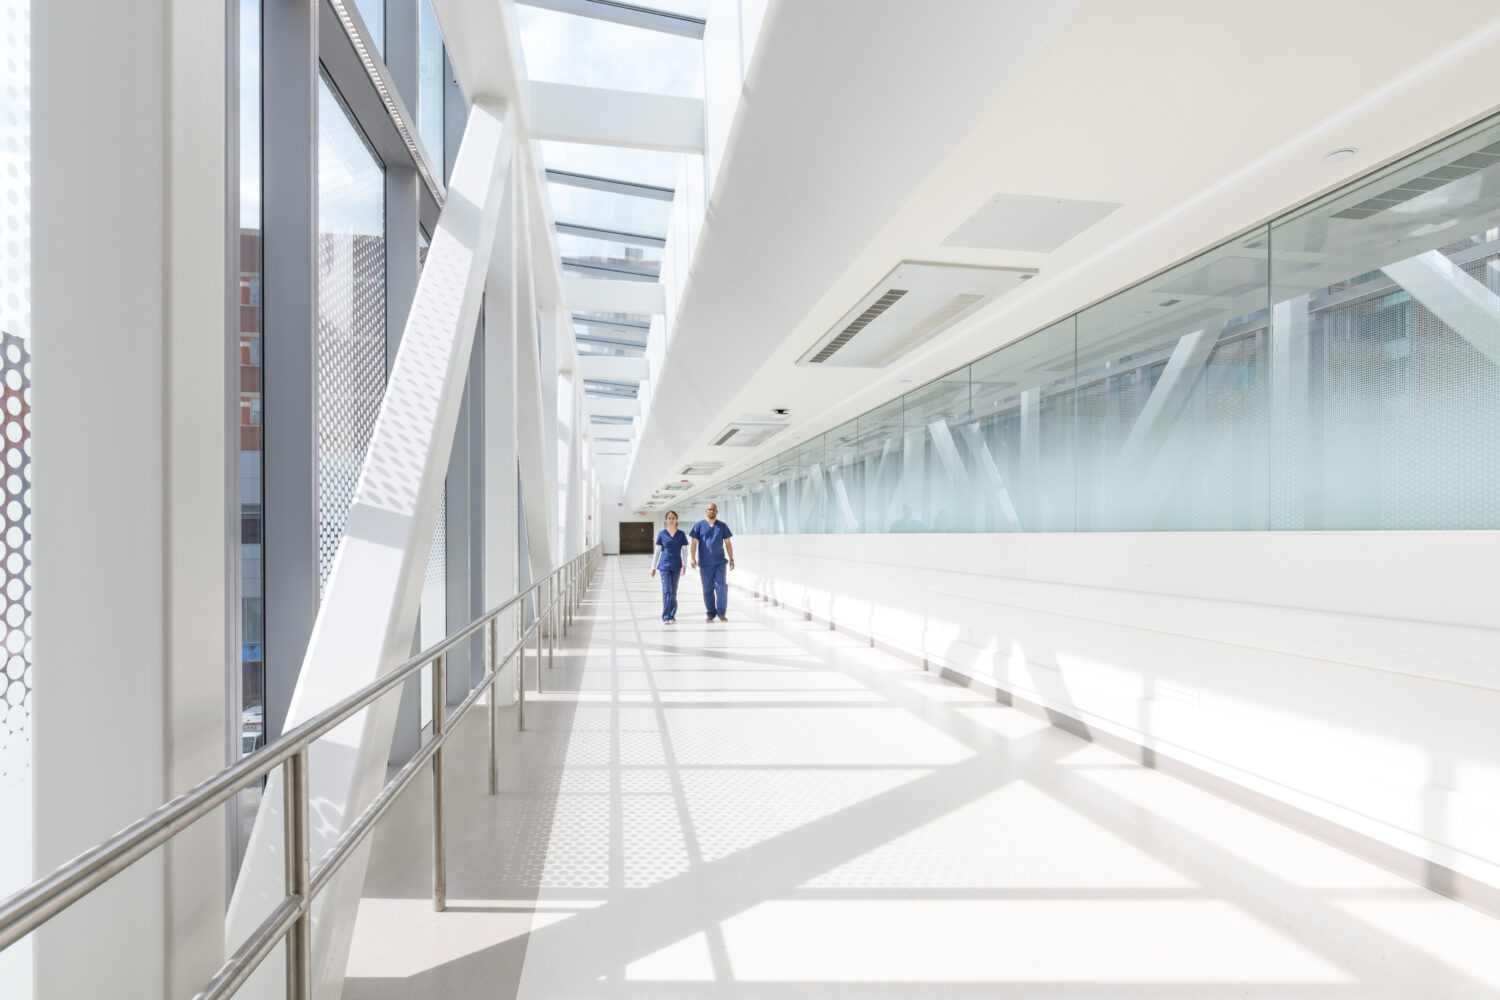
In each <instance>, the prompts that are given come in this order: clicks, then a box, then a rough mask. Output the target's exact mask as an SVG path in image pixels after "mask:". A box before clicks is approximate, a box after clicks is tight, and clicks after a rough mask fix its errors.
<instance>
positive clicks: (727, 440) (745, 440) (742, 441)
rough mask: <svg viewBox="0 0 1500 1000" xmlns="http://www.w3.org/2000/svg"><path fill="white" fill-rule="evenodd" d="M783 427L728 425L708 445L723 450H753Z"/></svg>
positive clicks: (782, 425)
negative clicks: (722, 448)
mask: <svg viewBox="0 0 1500 1000" xmlns="http://www.w3.org/2000/svg"><path fill="white" fill-rule="evenodd" d="M785 426H786V425H785V424H745V423H736V424H728V425H726V426H725V428H724V429H723V430H721V431H719V433H718V434H716V435H715V436H714V439H713V441H711V442H710V443H711V444H713V445H716V446H719V447H724V448H754V447H755V446H756V445H758V444H761V443H762V442H764V441H765V440H766V439H768V438H769V437H770V436H771V435H772V434H775V433H776V432H777V431H779V430H781V429H782V428H783V427H785Z"/></svg>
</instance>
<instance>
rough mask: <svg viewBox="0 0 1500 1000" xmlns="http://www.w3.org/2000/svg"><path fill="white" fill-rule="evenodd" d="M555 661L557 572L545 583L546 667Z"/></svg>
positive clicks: (549, 668)
mask: <svg viewBox="0 0 1500 1000" xmlns="http://www.w3.org/2000/svg"><path fill="white" fill-rule="evenodd" d="M556 663H557V574H556V573H553V574H552V579H551V580H550V581H549V582H548V583H547V669H548V670H551V669H552V668H553V666H555V665H556Z"/></svg>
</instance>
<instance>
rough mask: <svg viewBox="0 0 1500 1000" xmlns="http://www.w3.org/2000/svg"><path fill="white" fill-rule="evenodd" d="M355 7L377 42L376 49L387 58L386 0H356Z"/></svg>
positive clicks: (381, 55) (371, 36)
mask: <svg viewBox="0 0 1500 1000" xmlns="http://www.w3.org/2000/svg"><path fill="white" fill-rule="evenodd" d="M354 7H355V9H356V10H358V11H359V16H360V19H361V20H362V21H364V22H365V28H366V29H368V30H369V32H370V38H371V40H373V41H374V42H375V51H376V52H379V53H380V58H382V59H384V58H385V0H354Z"/></svg>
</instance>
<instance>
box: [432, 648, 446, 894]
mask: <svg viewBox="0 0 1500 1000" xmlns="http://www.w3.org/2000/svg"><path fill="white" fill-rule="evenodd" d="M447 674H448V654H447V653H439V654H438V657H437V659H436V660H433V661H432V738H433V739H435V740H441V739H442V738H443V733H444V732H445V731H446V730H447V728H448V698H447V689H448V683H447ZM432 908H433V909H434V910H437V911H439V912H441V911H443V910H446V909H447V908H448V852H447V848H446V845H445V844H444V836H443V746H442V744H441V743H439V744H438V746H437V749H435V750H433V751H432Z"/></svg>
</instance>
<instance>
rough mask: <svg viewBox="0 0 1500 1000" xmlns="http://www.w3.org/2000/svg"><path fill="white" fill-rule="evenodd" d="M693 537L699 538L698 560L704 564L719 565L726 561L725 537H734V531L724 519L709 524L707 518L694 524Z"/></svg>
mask: <svg viewBox="0 0 1500 1000" xmlns="http://www.w3.org/2000/svg"><path fill="white" fill-rule="evenodd" d="M693 537H694V538H696V539H698V562H699V564H700V565H703V566H717V565H718V564H719V563H721V562H724V561H725V559H724V539H726V538H733V537H734V532H732V531H730V530H729V525H727V524H725V523H724V522H723V521H715V522H714V523H713V524H709V523H708V521H707V520H702V521H699V522H698V523H697V524H695V525H693Z"/></svg>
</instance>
